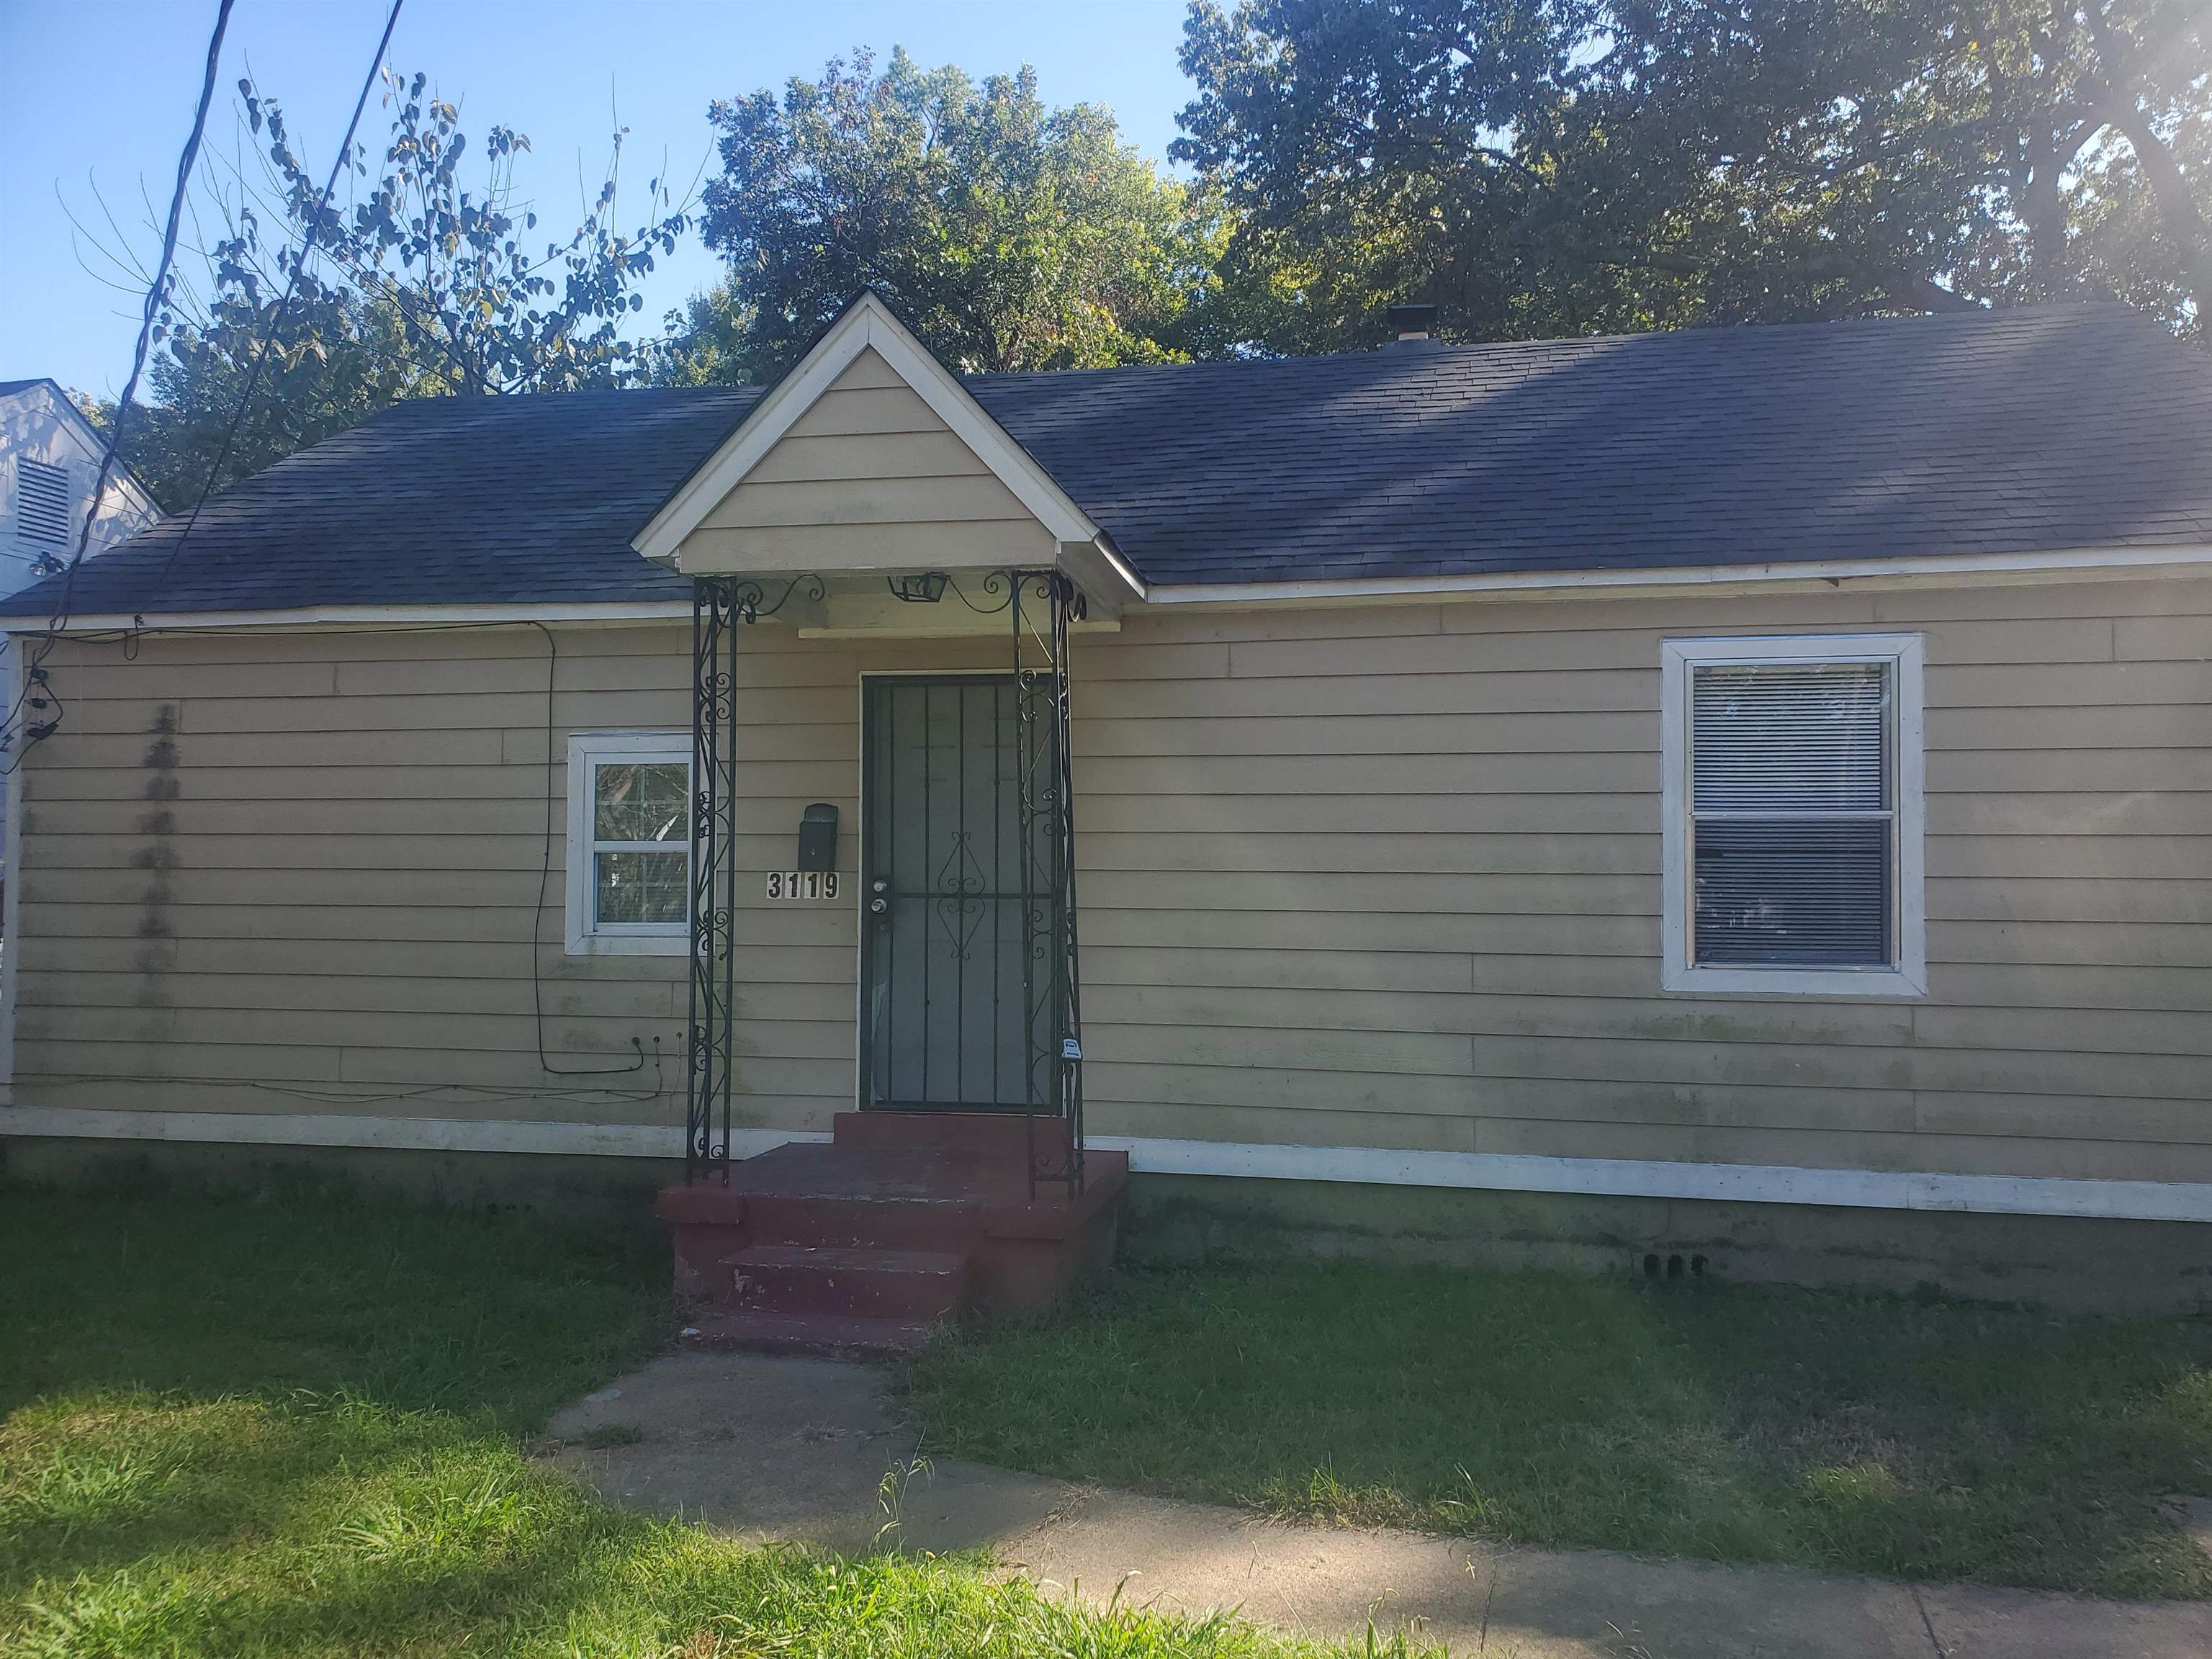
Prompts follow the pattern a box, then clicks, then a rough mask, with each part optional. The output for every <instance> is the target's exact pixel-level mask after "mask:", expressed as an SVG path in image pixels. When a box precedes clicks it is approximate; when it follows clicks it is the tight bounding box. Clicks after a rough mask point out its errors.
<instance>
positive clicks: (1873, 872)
mask: <svg viewBox="0 0 2212 1659" xmlns="http://www.w3.org/2000/svg"><path fill="white" fill-rule="evenodd" d="M1696 834H1697V846H1696V854H1695V859H1694V864H1695V869H1696V878H1697V894H1698V896H1697V916H1696V927H1695V930H1694V933H1693V934H1692V941H1693V942H1692V947H1691V950H1692V959H1693V960H1694V961H1696V962H1698V963H1701V964H1725V963H1747V964H1771V963H1790V964H1796V965H1807V964H1809V965H1813V966H1817V967H1846V968H1856V967H1881V966H1884V965H1886V964H1887V963H1888V962H1889V961H1890V959H1891V957H1890V940H1889V933H1890V927H1889V911H1890V902H1889V870H1890V855H1889V821H1888V820H1887V819H1886V818H1875V819H1869V820H1860V821H1857V822H1852V821H1850V820H1848V819H1847V820H1844V821H1843V822H1840V823H1838V822H1837V821H1835V820H1832V819H1831V820H1827V821H1814V822H1811V823H1806V822H1799V823H1790V822H1788V821H1786V820H1777V821H1763V820H1759V819H1740V818H1730V819H1724V820H1722V821H1720V822H1717V823H1716V822H1711V821H1708V822H1705V823H1699V825H1698V826H1697V830H1696Z"/></svg>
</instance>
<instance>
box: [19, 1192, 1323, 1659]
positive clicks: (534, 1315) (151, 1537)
mask: <svg viewBox="0 0 2212 1659" xmlns="http://www.w3.org/2000/svg"><path fill="white" fill-rule="evenodd" d="M665 1250H666V1246H665V1243H662V1242H661V1241H660V1240H659V1238H657V1237H653V1235H651V1234H644V1235H641V1236H637V1237H629V1236H623V1235H617V1234H609V1233H606V1232H592V1231H584V1230H580V1229H571V1228H568V1227H564V1226H560V1225H551V1224H549V1223H547V1222H544V1221H542V1220H536V1219H532V1218H528V1217H525V1216H519V1215H514V1214H492V1213H456V1212H440V1211H434V1210H428V1209H418V1208H413V1207H410V1206H403V1205H398V1204H395V1203H391V1202H385V1201H368V1200H362V1199H360V1198H358V1197H355V1196H349V1195H348V1194H346V1193H344V1192H343V1191H331V1190H327V1189H325V1190H293V1191H289V1192H287V1193H281V1194H262V1195H261V1196H260V1197H258V1198H257V1199H254V1200H233V1201H216V1200H209V1199H206V1198H192V1197H188V1196H179V1195H167V1194H159V1193H152V1194H149V1193H143V1192H141V1193H128V1192H111V1193H109V1194H106V1195H104V1196H100V1197H96V1198H90V1199H88V1198H84V1197H79V1196H66V1197H65V1196H61V1195H57V1194H51V1193H46V1192H40V1191H37V1190H33V1189H28V1188H23V1187H21V1186H11V1187H0V1263H4V1267H0V1273H4V1275H5V1278H4V1289H3V1290H0V1652H4V1653H7V1654H9V1655H10V1656H15V1655H22V1656H26V1659H29V1656H55V1659H59V1656H64V1655H66V1656H68V1659H106V1656H142V1655H143V1656H154V1655H159V1656H162V1659H188V1656H202V1655H204V1656H222V1659H252V1656H270V1659H276V1656H283V1659H295V1656H313V1655H331V1656H337V1655H346V1656H354V1655H409V1656H432V1655H459V1654H468V1655H471V1656H490V1655H544V1656H549V1659H550V1656H561V1659H578V1656H597V1655H638V1656H648V1655H649V1656H684V1659H708V1656H714V1655H732V1656H734V1655H745V1656H763V1659H765V1656H808V1659H836V1656H861V1655H866V1656H870V1659H875V1656H902V1655H912V1656H916V1659H919V1656H925V1655H927V1656H931V1659H936V1656H940V1655H971V1654H972V1655H1004V1656H1007V1659H1017V1656H1018V1659H1029V1656H1032V1655H1066V1656H1087V1659H1088V1656H1096V1659H1109V1656H1114V1659H1124V1656H1126V1659H1151V1656H1164V1655H1170V1654H1176V1655H1190V1656H1203V1659H1243V1656H1249V1659H1285V1656H1288V1655H1291V1654H1293V1653H1297V1654H1306V1653H1310V1652H1312V1651H1314V1650H1310V1649H1308V1648H1305V1647H1303V1646H1301V1645H1299V1644H1291V1643H1285V1642H1282V1641H1280V1640H1278V1639H1277V1638H1273V1637H1269V1636H1267V1635H1264V1634H1262V1633H1261V1632H1255V1631H1254V1630H1253V1629H1251V1628H1250V1627H1249V1626H1242V1625H1238V1624H1237V1623H1234V1622H1233V1621H1230V1620H1211V1621H1206V1622H1202V1623H1191V1622H1177V1621H1173V1620H1163V1619H1156V1618H1153V1617H1151V1616H1149V1615H1145V1614H1140V1613H1132V1612H1128V1611H1127V1610H1123V1609H1116V1610H1115V1611H1112V1612H1109V1613H1070V1612H1067V1611H1065V1610H1062V1609H1060V1608H1059V1607H1055V1606H1054V1605H1053V1604H1051V1603H1049V1602H1046V1601H1042V1600H1040V1599H1039V1598H1038V1597H1037V1596H1036V1595H1033V1594H1031V1593H1030V1591H1028V1590H1027V1589H1023V1588H1019V1587H1015V1586H1009V1585H1006V1584H1004V1583H1000V1582H999V1581H998V1579H997V1577H995V1575H994V1573H993V1572H991V1571H989V1570H988V1568H987V1565H986V1564H985V1563H984V1562H982V1561H981V1559H952V1560H921V1561H913V1560H906V1559H896V1558H892V1559H884V1558H871V1559H866V1560H860V1561H850V1560H839V1559H835V1558H832V1557H829V1556H826V1555H822V1554H818V1553H809V1552H805V1551H801V1550H798V1549H787V1548H778V1549H748V1548H743V1547H738V1546H736V1545H733V1544H730V1543H727V1542H724V1541H718V1540H715V1539H714V1538H711V1537H709V1536H708V1534H705V1533H703V1532H702V1531H700V1530H699V1529H697V1528H692V1527H687V1526H681V1525H675V1524H670V1523H666V1522H657V1521H653V1520H649V1519H646V1518H643V1517H641V1516H631V1515H626V1514H623V1513H621V1512H619V1511H617V1510H613V1509H611V1508H609V1507H607V1506H606V1505H605V1504H601V1503H599V1502H598V1501H597V1500H596V1499H594V1498H591V1497H590V1496H588V1495H587V1494H586V1493H585V1492H582V1491H581V1490H580V1489H579V1488H577V1487H576V1486H573V1485H572V1484H570V1483H569V1482H568V1480H565V1479H563V1478H562V1477H561V1476H559V1475H557V1474H554V1473H551V1472H550V1471H548V1470H546V1469H544V1468H541V1467H540V1466H538V1465H537V1464H535V1463H533V1462H531V1461H530V1460H529V1459H528V1458H527V1457H526V1455H525V1450H524V1448H525V1446H526V1443H527V1437H529V1436H530V1435H531V1434H532V1431H535V1430H536V1429H537V1428H538V1425H540V1424H541V1423H542V1422H543V1421H544V1418H545V1417H546V1415H547V1414H548V1413H550V1411H551V1409H552V1408H553V1407H556V1405H558V1404H560V1403H561V1402H562V1401H566V1400H568V1399H569V1398H571V1397H573V1396H574V1395H578V1394H580V1393H582V1392H585V1391H586V1390H587V1389H591V1388H593V1387H595V1386H597V1385H598V1384H599V1383H603V1382H604V1381H605V1380H606V1379H607V1378H608V1377H609V1376H612V1375H613V1374H615V1373H616V1372H617V1370H619V1369H620V1368H621V1367H623V1365H624V1364H628V1363H629V1362H630V1361H632V1360H634V1359H635V1358H639V1357H641V1355H643V1354H645V1353H647V1352H649V1351H651V1350H652V1348H653V1346H655V1345H656V1344H657V1343H658V1342H659V1340H662V1339H663V1337H664V1336H665V1334H666V1333H667V1331H668V1329H669V1323H668V1317H667V1316H668V1312H669V1310H668V1308H667V1306H666V1304H665V1292H664V1287H665V1282H666V1278H667V1261H666V1255H665Z"/></svg>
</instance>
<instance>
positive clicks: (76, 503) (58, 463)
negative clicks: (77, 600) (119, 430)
mask: <svg viewBox="0 0 2212 1659" xmlns="http://www.w3.org/2000/svg"><path fill="white" fill-rule="evenodd" d="M106 448H107V445H106V440H105V439H103V438H102V437H101V436H100V434H99V432H98V431H97V430H96V429H95V428H94V426H93V424H92V422H89V421H88V420H86V419H85V417H84V415H83V412H82V410H79V409H78V408H77V406H76V404H75V403H73V402H71V401H70V395H69V393H68V392H64V391H63V390H62V389H61V387H60V386H58V385H56V384H55V383H54V382H53V381H52V380H0V489H4V490H5V491H6V497H7V499H6V511H5V513H4V517H0V594H4V593H13V592H16V591H17V590H18V589H20V588H22V587H26V586H29V585H30V583H31V582H33V581H34V580H37V579H38V578H39V577H40V576H43V575H46V574H50V573H52V572H53V571H56V570H58V569H60V568H62V567H63V566H64V565H66V564H67V563H68V562H70V558H71V557H72V556H75V554H76V546H77V538H78V537H79V536H81V535H82V533H83V531H84V521H85V517H86V515H87V514H88V513H91V512H92V489H93V485H94V483H95V482H96V481H97V480H98V479H99V477H100V457H101V456H102V455H103V454H105V453H106ZM160 518H161V508H160V507H156V506H155V504H154V497H153V495H152V494H151V493H150V492H149V491H148V489H147V488H146V486H145V485H144V484H143V483H141V482H140V481H139V479H138V477H137V474H135V473H133V472H132V471H131V469H130V468H129V467H127V466H123V465H117V466H116V467H114V468H113V469H112V471H110V472H109V474H108V478H107V492H106V497H105V498H104V499H103V501H101V503H100V510H99V512H98V513H95V514H94V515H93V525H92V536H91V539H90V540H89V542H88V544H86V547H85V555H86V556H87V557H91V556H94V555H96V554H100V553H105V552H106V551H107V550H108V549H110V548H112V547H113V546H114V545H115V544H117V543H118V542H123V541H127V540H128V539H130V538H131V537H133V536H135V535H137V533H138V532H140V531H142V530H143V529H145V528H146V527H147V526H149V525H151V524H154V523H155V522H156V521H157V520H159V519H160Z"/></svg>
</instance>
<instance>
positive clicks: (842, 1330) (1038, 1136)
mask: <svg viewBox="0 0 2212 1659" xmlns="http://www.w3.org/2000/svg"><path fill="white" fill-rule="evenodd" d="M1066 1154H1067V1132H1066V1125H1065V1124H1064V1123H1061V1122H1060V1121H1057V1120H1052V1119H1031V1120H1024V1118H1022V1117H1019V1116H1010V1115H1005V1114H1000V1113H986V1112H866V1113H863V1112H844V1113H840V1114H839V1115H838V1116H837V1118H836V1127H835V1138H834V1139H833V1140H832V1141H831V1142H830V1143H829V1145H826V1146H824V1145H822V1144H819V1143H812V1144H797V1143H794V1144H793V1145H790V1146H779V1147H777V1148H775V1150H774V1151H772V1152H763V1153H761V1154H760V1155H759V1156H758V1157H756V1158H744V1159H741V1160H739V1161H738V1162H736V1163H733V1164H731V1165H730V1166H729V1170H728V1176H729V1178H728V1181H727V1183H726V1184H725V1183H724V1182H722V1181H721V1180H720V1179H719V1178H709V1179H708V1180H704V1181H701V1182H692V1183H689V1184H687V1185H684V1186H681V1187H671V1188H668V1189H667V1190H665V1192H663V1193H662V1194H660V1197H659V1202H658V1204H657V1205H656V1206H655V1207H656V1208H657V1210H658V1211H659V1215H660V1217H661V1218H662V1219H663V1220H665V1221H666V1222H667V1223H668V1224H669V1226H670V1229H671V1231H672V1233H673V1234H674V1240H675V1250H676V1286H677V1291H678V1294H679V1295H680V1296H682V1297H684V1300H685V1302H686V1304H688V1305H689V1306H690V1308H691V1309H692V1310H693V1318H692V1319H691V1321H690V1324H689V1325H688V1326H687V1328H686V1330H685V1340H686V1341H687V1342H689V1343H690V1344H692V1345H694V1346H702V1347H711V1348H726V1349H742V1350H747V1351H750V1352H767V1353H815V1354H831V1355H836V1356H839V1357H846V1358H850V1357H880V1356H887V1355H895V1354H898V1353H902V1352H911V1351H912V1350H913V1349H915V1348H916V1347H919V1346H921V1344H922V1343H923V1342H924V1341H926V1340H928V1336H929V1333H930V1332H931V1330H933V1328H936V1327H937V1326H938V1325H939V1324H941V1323H943V1322H945V1321H947V1320H950V1319H955V1318H957V1317H959V1316H961V1315H962V1314H963V1313H967V1312H969V1311H971V1310H975V1311H983V1312H990V1313H1018V1312H1026V1311H1030V1310H1036V1309H1039V1308H1043V1307H1047V1306H1049V1305H1050V1304H1052V1303H1054V1301H1056V1300H1058V1299H1059V1298H1060V1297H1061V1296H1062V1295H1064V1294H1065V1293H1066V1291H1067V1290H1068V1289H1069V1287H1070V1286H1072V1285H1074V1284H1075V1283H1076V1282H1078V1281H1079V1279H1083V1278H1085V1277H1086V1276H1088V1275H1089V1274H1091V1273H1096V1272H1097V1271H1100V1270H1102V1269H1103V1267H1105V1266H1106V1265H1107V1264H1108V1263H1109V1262H1110V1261H1111V1260H1112V1259H1113V1254H1114V1230H1115V1212H1116V1210H1117V1208H1118V1206H1119V1200H1120V1197H1121V1188H1122V1187H1123V1186H1124V1185H1125V1184H1126V1182H1127V1178H1128V1160H1127V1157H1126V1156H1125V1155H1123V1154H1121V1153H1119V1152H1091V1153H1089V1154H1088V1156H1087V1157H1086V1158H1085V1181H1084V1186H1083V1190H1082V1191H1081V1192H1080V1193H1078V1194H1069V1193H1068V1191H1067V1189H1066V1185H1065V1184H1064V1183H1061V1182H1038V1183H1036V1188H1035V1191H1034V1193H1032V1190H1031V1183H1030V1178H1029V1170H1030V1160H1031V1158H1032V1157H1033V1156H1034V1157H1035V1158H1036V1160H1037V1162H1038V1164H1040V1165H1041V1166H1042V1167H1047V1168H1059V1167H1062V1166H1063V1165H1064V1163H1065V1160H1066Z"/></svg>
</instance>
